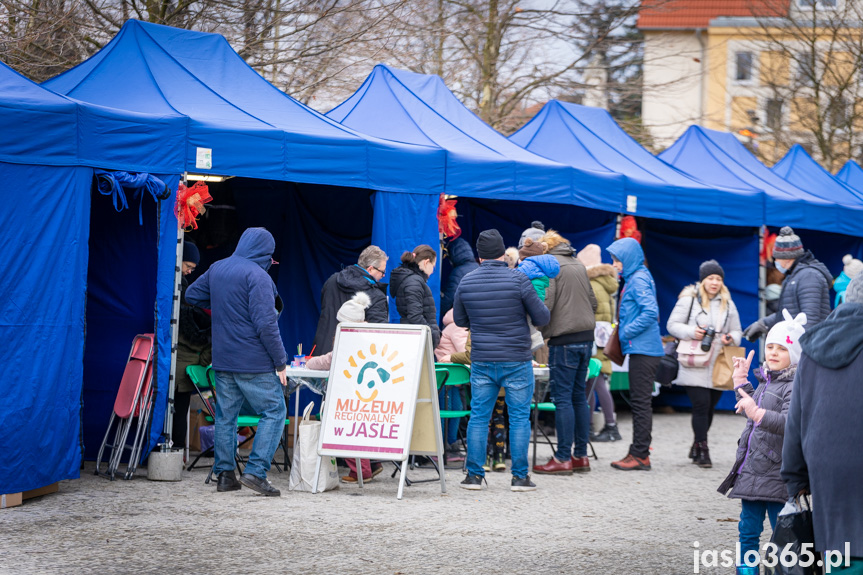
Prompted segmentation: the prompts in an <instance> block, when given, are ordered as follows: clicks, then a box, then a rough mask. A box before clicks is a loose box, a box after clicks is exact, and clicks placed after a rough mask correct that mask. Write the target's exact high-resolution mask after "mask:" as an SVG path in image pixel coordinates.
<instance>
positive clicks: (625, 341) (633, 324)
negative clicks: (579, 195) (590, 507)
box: [607, 238, 664, 471]
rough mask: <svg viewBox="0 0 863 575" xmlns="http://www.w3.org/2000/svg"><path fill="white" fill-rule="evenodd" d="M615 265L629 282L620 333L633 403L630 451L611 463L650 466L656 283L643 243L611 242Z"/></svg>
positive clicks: (658, 348) (657, 351) (657, 339)
mask: <svg viewBox="0 0 863 575" xmlns="http://www.w3.org/2000/svg"><path fill="white" fill-rule="evenodd" d="M607 249H608V253H610V254H611V256H612V258H613V260H614V261H613V264H614V267H615V268H616V269H617V271H618V272H619V273H620V274H621V275H622V276H623V279H624V281H625V282H626V283H625V285H624V287H623V290H622V291H621V293H620V314H619V319H618V326H617V335H618V337H619V338H620V349H621V351H622V352H623V353H624V355H628V356H629V395H630V402H631V404H632V443H631V444H630V446H629V454H627V456H626V457H624V458H623V459H622V460H620V461H615V462H614V463H612V464H611V466H612V467H614V468H616V469H622V470H624V471H630V470H634V469H640V470H643V471H649V470H650V457H649V455H650V439H651V437H650V434H651V430H652V428H653V411H652V406H651V397H652V396H651V394H652V392H653V380H654V377H655V376H656V369H657V368H658V367H659V360H660V358H662V356H663V353H664V352H663V350H662V337H661V336H660V335H659V305H658V304H657V302H656V284H655V283H654V282H653V276H652V275H650V272H649V271H647V268H646V267H645V266H644V252H643V251H642V250H641V245H639V243H638V242H637V241H635V240H634V239H632V238H622V239H619V240H617V241H616V242H614V243H613V244H611V245H610V246H608V248H607Z"/></svg>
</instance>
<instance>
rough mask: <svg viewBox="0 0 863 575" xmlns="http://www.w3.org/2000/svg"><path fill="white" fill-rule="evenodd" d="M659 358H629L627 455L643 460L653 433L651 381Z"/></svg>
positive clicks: (648, 452)
mask: <svg viewBox="0 0 863 575" xmlns="http://www.w3.org/2000/svg"><path fill="white" fill-rule="evenodd" d="M660 359H661V358H659V357H653V356H649V355H630V356H629V401H630V404H631V406H632V443H631V444H630V445H629V454H630V455H632V456H634V457H638V458H639V459H644V458H645V457H647V456H648V455H650V441H651V439H652V437H651V432H652V431H653V396H652V394H653V380H654V378H655V377H656V370H657V369H658V368H659V361H660Z"/></svg>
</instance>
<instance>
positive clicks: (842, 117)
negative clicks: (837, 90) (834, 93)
mask: <svg viewBox="0 0 863 575" xmlns="http://www.w3.org/2000/svg"><path fill="white" fill-rule="evenodd" d="M827 114H828V118H829V119H830V125H831V126H833V127H834V128H844V127H845V126H846V124H848V102H847V101H846V100H845V98H831V100H830V101H829V102H828V103H827Z"/></svg>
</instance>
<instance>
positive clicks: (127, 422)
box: [95, 333, 156, 481]
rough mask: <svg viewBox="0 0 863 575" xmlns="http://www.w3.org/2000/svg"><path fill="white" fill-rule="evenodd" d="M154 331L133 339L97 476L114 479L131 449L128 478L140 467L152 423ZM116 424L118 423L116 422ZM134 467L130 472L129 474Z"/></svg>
mask: <svg viewBox="0 0 863 575" xmlns="http://www.w3.org/2000/svg"><path fill="white" fill-rule="evenodd" d="M155 345H156V344H155V339H154V336H153V334H151V333H148V334H142V335H136V336H135V339H134V340H132V348H131V350H130V351H129V358H128V360H127V361H126V369H125V370H124V371H123V378H122V379H121V380H120V388H119V389H118V390H117V398H116V399H115V400H114V409H113V411H112V412H111V419H110V420H109V421H108V429H107V430H106V431H105V437H104V439H103V440H102V445H101V447H99V455H98V456H97V457H96V472H95V474H96V475H103V476H105V477H109V478H110V479H111V481H113V480H114V475H115V474H116V472H117V469H118V468H119V467H120V461H121V459H122V456H123V453H124V452H125V451H127V450H128V451H129V452H130V453H129V465H128V466H127V470H126V475H125V477H126V479H131V476H132V474H134V472H135V468H136V467H137V458H138V457H140V453H141V444H142V443H143V439H144V436H145V435H146V427H147V423H148V422H149V416H150V411H151V408H152V401H153V398H152V394H153V390H152V386H151V385H150V382H151V380H152V376H153V363H152V362H153V350H154V349H155ZM133 420H134V421H137V423H138V425H137V428H136V430H135V436H134V438H135V439H134V441H133V444H132V445H131V446H129V445H127V444H126V441H127V439H128V437H129V430H130V429H131V427H132V423H133ZM115 423H116V425H115ZM112 430H113V431H114V439H113V442H111V443H109V437H111V431H112ZM106 448H108V449H109V452H108V461H107V468H106V469H105V471H104V472H102V471H101V469H100V468H101V466H102V456H103V455H104V454H105V449H106ZM130 470H131V473H130Z"/></svg>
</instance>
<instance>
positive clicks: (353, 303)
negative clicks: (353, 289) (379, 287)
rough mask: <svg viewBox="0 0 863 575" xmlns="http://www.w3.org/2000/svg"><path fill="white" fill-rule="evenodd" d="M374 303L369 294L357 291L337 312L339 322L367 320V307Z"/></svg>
mask: <svg viewBox="0 0 863 575" xmlns="http://www.w3.org/2000/svg"><path fill="white" fill-rule="evenodd" d="M370 305H372V300H371V298H370V297H369V294H367V293H365V292H361V291H359V292H357V293H355V294H354V296H353V297H352V298H351V299H349V300H348V301H346V302H345V303H343V304H342V307H340V308H339V311H338V313H336V320H338V321H339V322H350V323H362V322H364V321H366V308H368V307H369V306H370Z"/></svg>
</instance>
